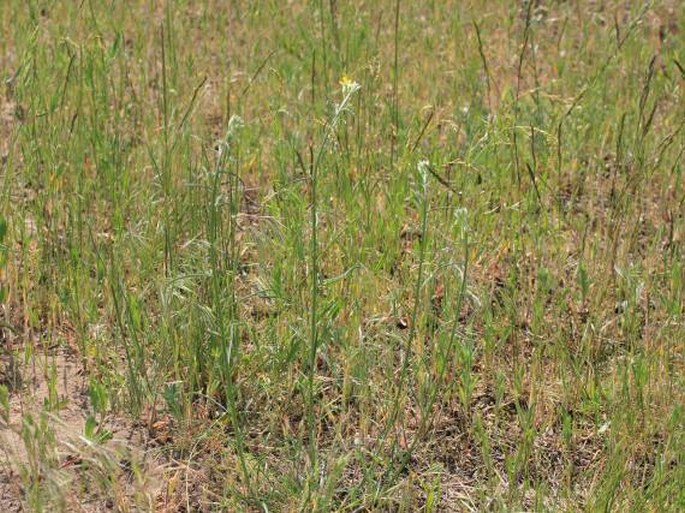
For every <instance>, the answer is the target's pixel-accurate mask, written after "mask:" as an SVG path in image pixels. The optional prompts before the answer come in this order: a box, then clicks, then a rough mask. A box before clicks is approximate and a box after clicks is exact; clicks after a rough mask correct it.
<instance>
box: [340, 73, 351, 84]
mask: <svg viewBox="0 0 685 513" xmlns="http://www.w3.org/2000/svg"><path fill="white" fill-rule="evenodd" d="M353 83H354V81H353V80H352V79H351V78H350V76H349V75H348V74H347V73H343V75H342V77H340V85H341V86H343V87H349V86H351V85H352V84H353Z"/></svg>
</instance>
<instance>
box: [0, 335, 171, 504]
mask: <svg viewBox="0 0 685 513" xmlns="http://www.w3.org/2000/svg"><path fill="white" fill-rule="evenodd" d="M3 345H4V344H3ZM0 355H1V356H0V360H1V362H0V382H2V383H3V384H4V385H5V386H7V387H8V389H9V390H10V400H9V412H8V413H9V422H6V421H5V420H6V419H5V418H3V419H1V420H0V511H3V512H8V513H11V512H19V511H25V510H27V509H29V510H30V509H33V508H32V507H30V506H31V505H30V501H32V500H36V497H38V500H39V501H40V502H39V504H42V505H43V506H47V507H48V509H49V510H50V511H55V510H58V511H59V510H63V511H86V512H90V511H93V512H95V511H108V510H117V511H131V510H133V511H153V510H155V509H156V501H157V498H158V496H159V495H160V493H161V490H162V485H161V483H162V467H161V465H160V464H159V462H158V461H157V460H156V458H155V457H154V456H153V454H152V451H151V445H152V444H151V441H150V439H149V437H148V436H147V432H146V430H144V429H142V428H139V427H136V426H134V425H133V424H132V423H131V422H129V421H125V420H122V419H120V418H115V417H111V416H110V417H108V418H106V419H104V420H103V421H102V422H100V423H99V425H98V427H97V428H96V429H97V431H96V432H101V433H102V432H105V430H106V431H108V432H110V433H111V438H109V440H107V441H104V442H102V443H96V442H92V441H89V440H88V439H87V438H86V437H85V436H84V433H85V424H86V419H87V417H88V415H89V414H90V413H91V408H90V401H89V399H88V396H87V394H86V390H87V384H86V380H85V378H84V376H83V373H82V372H80V370H79V366H78V364H77V362H76V360H75V358H74V356H73V354H70V353H69V352H67V351H64V350H61V349H58V350H55V351H48V352H47V353H43V354H36V355H34V357H33V358H32V359H31V360H30V361H29V364H28V365H21V364H20V363H18V362H17V356H16V352H15V354H14V356H13V357H11V356H10V355H8V354H7V352H6V351H5V352H4V353H0ZM20 366H21V367H22V368H21V369H19V367H20ZM50 376H52V379H50ZM51 382H52V383H54V386H51V384H50V383H51ZM51 388H52V390H51ZM3 413H7V412H3Z"/></svg>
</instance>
